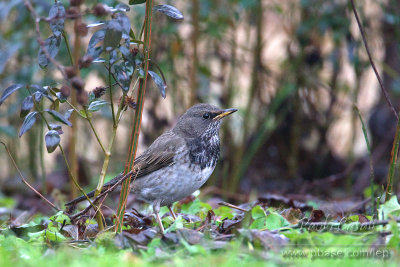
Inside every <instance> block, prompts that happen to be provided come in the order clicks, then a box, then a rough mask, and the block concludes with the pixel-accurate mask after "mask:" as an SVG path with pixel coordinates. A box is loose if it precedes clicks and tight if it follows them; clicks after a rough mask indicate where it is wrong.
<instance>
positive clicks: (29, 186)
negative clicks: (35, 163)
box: [0, 141, 60, 211]
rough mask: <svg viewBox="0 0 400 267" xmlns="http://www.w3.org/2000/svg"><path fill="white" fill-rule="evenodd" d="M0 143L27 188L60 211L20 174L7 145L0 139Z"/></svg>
mask: <svg viewBox="0 0 400 267" xmlns="http://www.w3.org/2000/svg"><path fill="white" fill-rule="evenodd" d="M0 143H1V144H3V146H4V147H5V149H6V151H7V154H8V156H9V158H10V159H11V162H12V164H13V165H14V167H15V169H16V170H17V171H18V173H19V176H20V177H21V180H22V182H23V183H24V184H25V185H26V186H27V187H28V188H29V189H31V190H32V191H33V192H34V193H35V194H37V195H38V196H39V197H40V198H42V199H43V200H44V201H45V202H46V203H47V204H48V205H49V206H50V207H52V208H53V209H55V210H56V211H60V209H59V208H58V207H56V205H54V204H53V203H51V202H50V201H49V200H48V199H47V198H45V197H44V196H43V195H42V194H40V193H39V192H38V191H37V190H36V189H35V188H34V187H33V186H31V185H30V184H29V183H28V182H27V181H26V179H25V178H24V176H23V175H22V173H21V171H20V169H19V168H18V166H17V163H16V162H15V160H14V158H13V157H12V155H11V152H10V150H9V149H8V147H7V145H6V144H5V143H4V142H2V141H0Z"/></svg>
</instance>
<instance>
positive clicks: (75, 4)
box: [69, 0, 83, 6]
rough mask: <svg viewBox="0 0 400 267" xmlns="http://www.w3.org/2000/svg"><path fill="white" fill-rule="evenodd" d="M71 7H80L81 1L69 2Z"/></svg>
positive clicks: (70, 0) (73, 0)
mask: <svg viewBox="0 0 400 267" xmlns="http://www.w3.org/2000/svg"><path fill="white" fill-rule="evenodd" d="M69 3H70V5H71V6H80V5H82V3H83V0H69Z"/></svg>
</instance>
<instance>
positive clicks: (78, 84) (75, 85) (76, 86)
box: [71, 76, 85, 91]
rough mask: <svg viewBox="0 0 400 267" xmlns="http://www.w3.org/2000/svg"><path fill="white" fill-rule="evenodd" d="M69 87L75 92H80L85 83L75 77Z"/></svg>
mask: <svg viewBox="0 0 400 267" xmlns="http://www.w3.org/2000/svg"><path fill="white" fill-rule="evenodd" d="M71 85H72V87H73V88H74V89H76V90H77V91H82V90H83V87H84V86H85V83H84V82H83V80H82V79H81V78H80V77H78V76H75V77H74V78H72V79H71Z"/></svg>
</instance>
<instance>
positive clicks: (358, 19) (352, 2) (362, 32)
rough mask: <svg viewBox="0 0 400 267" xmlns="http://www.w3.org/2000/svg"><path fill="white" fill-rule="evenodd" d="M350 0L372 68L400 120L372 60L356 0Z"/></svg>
mask: <svg viewBox="0 0 400 267" xmlns="http://www.w3.org/2000/svg"><path fill="white" fill-rule="evenodd" d="M350 2H351V7H352V8H353V12H354V16H355V17H356V20H357V24H358V28H359V29H360V32H361V36H362V40H363V43H364V46H365V49H366V50H367V54H368V58H369V61H370V62H371V66H372V69H373V70H374V72H375V75H376V78H377V79H378V82H379V85H380V86H381V89H382V93H383V95H384V96H385V99H386V102H387V104H388V105H389V107H390V109H391V110H392V112H393V114H394V116H395V117H396V119H397V121H398V120H399V116H398V115H397V111H396V109H395V108H394V107H393V105H392V102H390V99H389V94H388V92H387V90H386V88H385V86H384V85H383V82H382V79H381V77H380V76H379V73H378V70H377V69H376V67H375V64H374V61H373V60H372V56H371V52H370V50H369V47H368V43H367V39H366V38H365V32H364V29H363V27H362V25H361V22H360V18H359V17H358V13H357V10H356V7H355V5H354V0H350Z"/></svg>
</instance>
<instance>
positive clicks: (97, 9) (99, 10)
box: [93, 4, 108, 17]
mask: <svg viewBox="0 0 400 267" xmlns="http://www.w3.org/2000/svg"><path fill="white" fill-rule="evenodd" d="M93 14H94V15H95V16H99V17H101V16H105V15H107V14H108V12H107V10H106V9H105V7H104V5H103V4H97V5H95V6H94V7H93Z"/></svg>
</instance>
